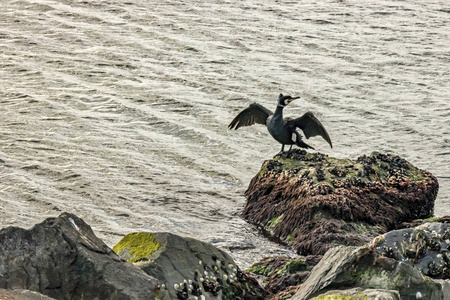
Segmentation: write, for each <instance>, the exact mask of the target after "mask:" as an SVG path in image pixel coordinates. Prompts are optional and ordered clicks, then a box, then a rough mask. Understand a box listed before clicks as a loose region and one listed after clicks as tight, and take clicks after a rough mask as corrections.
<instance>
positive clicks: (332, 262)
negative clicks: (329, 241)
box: [292, 245, 450, 300]
mask: <svg viewBox="0 0 450 300" xmlns="http://www.w3.org/2000/svg"><path fill="white" fill-rule="evenodd" d="M449 285H450V284H449V283H447V282H445V281H436V280H433V279H432V278H429V277H427V276H424V275H423V274H422V273H421V272H420V271H419V270H418V269H417V268H414V267H413V266H410V265H408V264H405V263H403V262H401V261H397V260H395V259H392V258H388V257H384V256H382V255H379V254H378V253H377V252H376V251H375V250H374V249H373V247H372V246H370V245H366V246H364V247H345V246H338V247H335V248H332V249H330V250H329V251H328V252H327V253H326V254H325V255H324V256H323V258H322V260H321V261H320V262H319V263H318V264H317V265H316V266H315V267H314V269H313V270H312V271H311V274H310V275H309V277H308V279H307V280H306V281H305V283H304V284H303V285H302V287H301V288H300V290H299V291H298V293H297V294H296V295H295V296H294V297H292V300H305V299H311V298H313V297H318V299H322V298H320V297H321V296H324V297H325V295H326V293H329V294H342V295H346V296H353V297H355V293H347V292H342V291H340V292H339V291H335V290H336V289H339V288H352V287H358V288H361V289H364V291H361V292H362V294H360V296H361V297H363V295H364V294H365V295H366V296H367V299H377V298H376V297H372V296H370V295H371V294H372V293H368V290H373V289H376V290H384V291H389V293H390V294H392V295H398V297H397V298H391V299H405V300H413V299H414V300H415V299H418V298H417V295H420V296H421V297H422V298H420V299H446V298H445V297H444V296H445V295H447V291H448V289H449V288H450V287H449ZM359 291H360V290H359ZM356 295H358V292H357V293H356ZM323 299H327V298H326V297H325V298H323ZM338 299H339V298H338ZM383 299H386V298H383ZM388 299H389V298H388Z"/></svg>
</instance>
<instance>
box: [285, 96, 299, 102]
mask: <svg viewBox="0 0 450 300" xmlns="http://www.w3.org/2000/svg"><path fill="white" fill-rule="evenodd" d="M298 98H300V97H292V98H289V99H286V102H287V103H288V104H289V103H291V101H292V100H295V99H298Z"/></svg>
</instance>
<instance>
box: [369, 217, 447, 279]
mask: <svg viewBox="0 0 450 300" xmlns="http://www.w3.org/2000/svg"><path fill="white" fill-rule="evenodd" d="M373 247H374V249H376V251H377V252H378V254H380V255H383V256H386V257H390V258H393V259H396V260H399V261H402V262H404V263H406V264H409V265H411V266H414V267H415V268H417V269H418V270H420V271H421V272H422V273H423V274H424V275H427V276H429V277H432V278H436V279H450V253H449V250H450V224H449V223H437V222H434V223H425V224H423V225H420V226H417V227H415V228H406V229H401V230H394V231H390V232H388V233H386V234H384V235H382V236H380V237H378V238H376V239H375V240H374V242H373Z"/></svg>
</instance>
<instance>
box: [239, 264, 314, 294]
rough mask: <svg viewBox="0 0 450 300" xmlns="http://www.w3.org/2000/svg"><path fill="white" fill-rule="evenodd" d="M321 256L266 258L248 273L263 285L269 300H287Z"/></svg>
mask: <svg viewBox="0 0 450 300" xmlns="http://www.w3.org/2000/svg"><path fill="white" fill-rule="evenodd" d="M320 259H321V256H317V255H314V256H313V255H311V256H307V257H300V258H295V259H292V258H289V257H285V256H277V257H268V258H265V259H263V260H261V261H260V262H258V263H256V264H254V265H253V266H252V267H251V268H249V269H248V271H249V272H250V273H251V275H252V276H256V277H257V278H259V281H260V282H263V283H265V284H264V288H265V289H266V290H267V291H268V292H269V293H270V294H269V295H268V296H267V297H266V298H267V299H271V300H281V299H289V298H290V297H292V296H293V295H294V294H295V293H296V292H297V290H298V289H299V288H300V286H301V284H302V283H303V282H304V281H305V280H306V278H307V277H308V275H309V273H310V272H311V270H312V268H313V267H314V266H315V265H316V264H317V263H318V262H319V261H320Z"/></svg>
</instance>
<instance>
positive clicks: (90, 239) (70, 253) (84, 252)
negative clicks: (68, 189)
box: [0, 213, 158, 299]
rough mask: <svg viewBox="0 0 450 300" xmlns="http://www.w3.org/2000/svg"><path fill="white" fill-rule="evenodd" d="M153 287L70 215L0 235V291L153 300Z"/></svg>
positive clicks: (154, 284)
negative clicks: (14, 290) (21, 290)
mask: <svg viewBox="0 0 450 300" xmlns="http://www.w3.org/2000/svg"><path fill="white" fill-rule="evenodd" d="M157 285H158V282H157V280H156V279H155V278H153V277H151V276H149V275H147V274H145V272H143V271H142V270H141V269H139V268H136V267H135V266H133V265H132V264H129V263H125V262H123V261H122V260H120V258H119V257H118V256H117V255H116V254H115V253H114V252H113V251H111V249H109V248H108V247H107V246H106V244H105V243H103V242H102V241H101V240H100V239H98V238H97V237H96V236H95V234H94V233H93V231H92V229H91V228H90V226H89V225H87V224H86V223H85V222H84V221H83V220H82V219H80V218H78V217H77V216H75V215H73V214H68V213H63V214H62V215H60V216H59V217H58V218H49V219H47V220H45V221H44V222H42V223H40V224H37V225H35V226H34V227H33V228H31V229H29V230H25V229H22V228H17V227H8V228H5V229H2V230H1V231H0V288H5V289H28V290H32V291H37V292H40V293H42V294H45V295H48V296H50V297H53V298H56V299H155V298H156V297H157V292H158V291H157Z"/></svg>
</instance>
